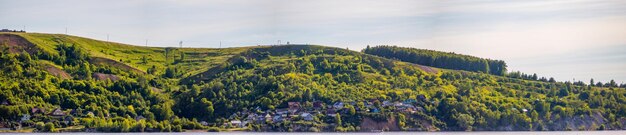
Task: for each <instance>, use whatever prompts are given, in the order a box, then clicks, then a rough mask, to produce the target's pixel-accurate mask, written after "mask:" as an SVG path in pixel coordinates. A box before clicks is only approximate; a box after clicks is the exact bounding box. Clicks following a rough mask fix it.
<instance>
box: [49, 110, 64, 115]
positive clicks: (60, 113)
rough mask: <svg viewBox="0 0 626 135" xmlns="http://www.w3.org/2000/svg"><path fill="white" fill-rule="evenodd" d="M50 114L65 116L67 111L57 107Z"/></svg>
mask: <svg viewBox="0 0 626 135" xmlns="http://www.w3.org/2000/svg"><path fill="white" fill-rule="evenodd" d="M50 115H51V116H65V112H63V110H61V108H57V109H54V110H53V111H52V113H50Z"/></svg>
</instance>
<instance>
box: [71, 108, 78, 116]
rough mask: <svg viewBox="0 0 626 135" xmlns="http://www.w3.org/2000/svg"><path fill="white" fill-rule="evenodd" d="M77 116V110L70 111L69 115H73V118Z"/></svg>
mask: <svg viewBox="0 0 626 135" xmlns="http://www.w3.org/2000/svg"><path fill="white" fill-rule="evenodd" d="M79 114H80V111H78V110H76V109H72V110H71V111H70V115H73V116H78V115H79Z"/></svg>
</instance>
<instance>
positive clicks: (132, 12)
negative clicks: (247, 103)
mask: <svg viewBox="0 0 626 135" xmlns="http://www.w3.org/2000/svg"><path fill="white" fill-rule="evenodd" d="M0 20H1V21H0V28H9V29H22V28H23V27H26V30H27V31H32V32H42V33H65V28H67V29H68V34H70V35H77V36H84V37H89V38H95V39H101V40H106V38H107V35H109V39H110V41H115V42H121V43H128V44H135V45H144V44H145V41H146V39H147V40H148V45H149V46H177V45H178V42H179V41H183V42H184V46H187V47H219V43H220V42H222V43H223V47H237V46H250V45H257V44H274V43H276V42H277V40H282V41H283V43H285V42H287V41H289V42H291V43H308V44H322V45H328V46H336V47H341V48H346V47H347V48H349V49H352V50H360V49H362V48H364V47H365V46H367V45H382V44H385V45H398V46H407V47H416V48H425V49H434V50H440V51H449V52H457V53H463V54H469V55H475V56H479V57H486V58H492V59H501V60H505V61H507V63H508V65H509V69H510V70H514V71H517V70H519V71H522V72H526V73H537V74H539V75H540V76H548V77H550V76H551V77H555V78H556V79H557V80H561V81H564V80H572V79H576V80H584V81H585V82H588V80H589V79H590V78H594V79H595V80H599V81H603V82H606V81H608V80H610V79H615V80H616V81H617V82H618V83H621V82H625V81H626V1H624V0H550V1H546V0H524V1H509V0H467V1H452V0H420V1H417V0H384V1H383V0H379V1H372V0H315V1H311V0H264V1H259V0H224V1H216V0H187V1H176V0H124V1H122V0H91V1H84V0H61V1H36V0H0Z"/></svg>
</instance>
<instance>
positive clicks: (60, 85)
mask: <svg viewBox="0 0 626 135" xmlns="http://www.w3.org/2000/svg"><path fill="white" fill-rule="evenodd" d="M0 41H2V47H1V52H2V53H1V55H0V58H1V59H0V62H1V65H2V67H1V69H0V70H1V71H2V72H1V73H0V102H3V104H2V105H0V118H1V119H0V126H3V127H9V128H17V127H21V129H20V130H17V131H30V130H35V131H39V132H49V131H53V132H54V131H101V132H169V131H183V130H193V129H202V130H209V131H218V130H222V131H232V130H245V131H312V132H319V131H365V132H369V131H372V130H392V131H439V130H443V131H459V130H460V131H463V130H466V131H493V130H502V131H511V130H521V131H528V130H533V131H540V130H614V129H625V128H626V126H624V125H625V124H626V97H625V96H626V90H625V89H624V88H623V87H624V85H622V87H620V86H618V85H617V84H615V82H614V81H613V82H609V83H606V84H604V85H586V84H585V83H583V82H556V81H548V80H545V79H543V80H542V79H538V78H537V77H532V76H531V77H529V76H527V75H525V74H524V75H523V76H522V75H520V73H519V72H515V73H510V74H508V73H504V72H506V65H505V64H504V62H502V63H501V64H499V63H498V64H494V65H498V66H493V67H498V68H493V67H492V66H491V65H490V62H501V61H493V60H488V59H482V58H477V57H473V56H466V55H462V56H457V55H455V54H450V53H443V52H437V51H430V50H428V51H425V52H427V53H424V51H416V50H417V49H411V48H403V49H394V50H393V51H392V52H394V53H389V52H385V53H375V52H376V51H374V50H373V49H372V50H365V51H364V52H366V53H367V54H366V53H362V52H357V51H350V50H346V49H341V48H335V47H327V46H320V45H279V46H255V47H241V48H222V49H210V48H182V49H181V48H159V47H142V46H132V45H125V44H119V43H111V42H103V41H98V40H93V39H88V38H82V37H75V36H68V35H59V34H40V33H2V34H0ZM378 49H385V48H378ZM380 52H383V51H380ZM370 54H374V55H370ZM382 54H384V56H383V57H379V56H375V55H382ZM407 54H408V55H407ZM398 55H399V56H398ZM409 56H419V57H420V58H444V59H438V60H437V62H436V63H431V64H433V65H429V64H424V65H429V66H436V67H439V68H434V67H429V66H424V65H418V64H422V63H420V62H418V61H412V60H415V59H418V58H414V57H409ZM400 58H405V59H400ZM411 58H414V59H411ZM396 59H399V60H402V61H399V60H396ZM464 60H466V61H464ZM403 61H407V62H403ZM467 61H469V62H467ZM409 62H413V63H409ZM464 62H467V63H472V64H473V63H482V64H477V65H485V64H486V65H487V66H484V67H481V66H476V67H472V68H470V69H461V68H458V67H462V66H463V64H459V63H464ZM414 63H417V64H414ZM440 63H447V64H444V65H441V64H440ZM450 65H453V67H450ZM459 65H460V66H459ZM502 67H504V68H502ZM494 69H495V70H494ZM590 83H591V84H594V83H595V82H590ZM57 108H58V109H57ZM39 109H43V110H45V111H46V112H45V113H41V112H40V111H38V110H39ZM50 112H56V113H50ZM57 113H58V114H57ZM26 114H28V116H30V117H29V119H27V120H22V119H23V118H24V115H26Z"/></svg>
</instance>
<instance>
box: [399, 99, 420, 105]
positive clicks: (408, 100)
mask: <svg viewBox="0 0 626 135" xmlns="http://www.w3.org/2000/svg"><path fill="white" fill-rule="evenodd" d="M402 103H404V104H409V105H410V104H415V103H417V100H415V99H406V100H404V102H402Z"/></svg>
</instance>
